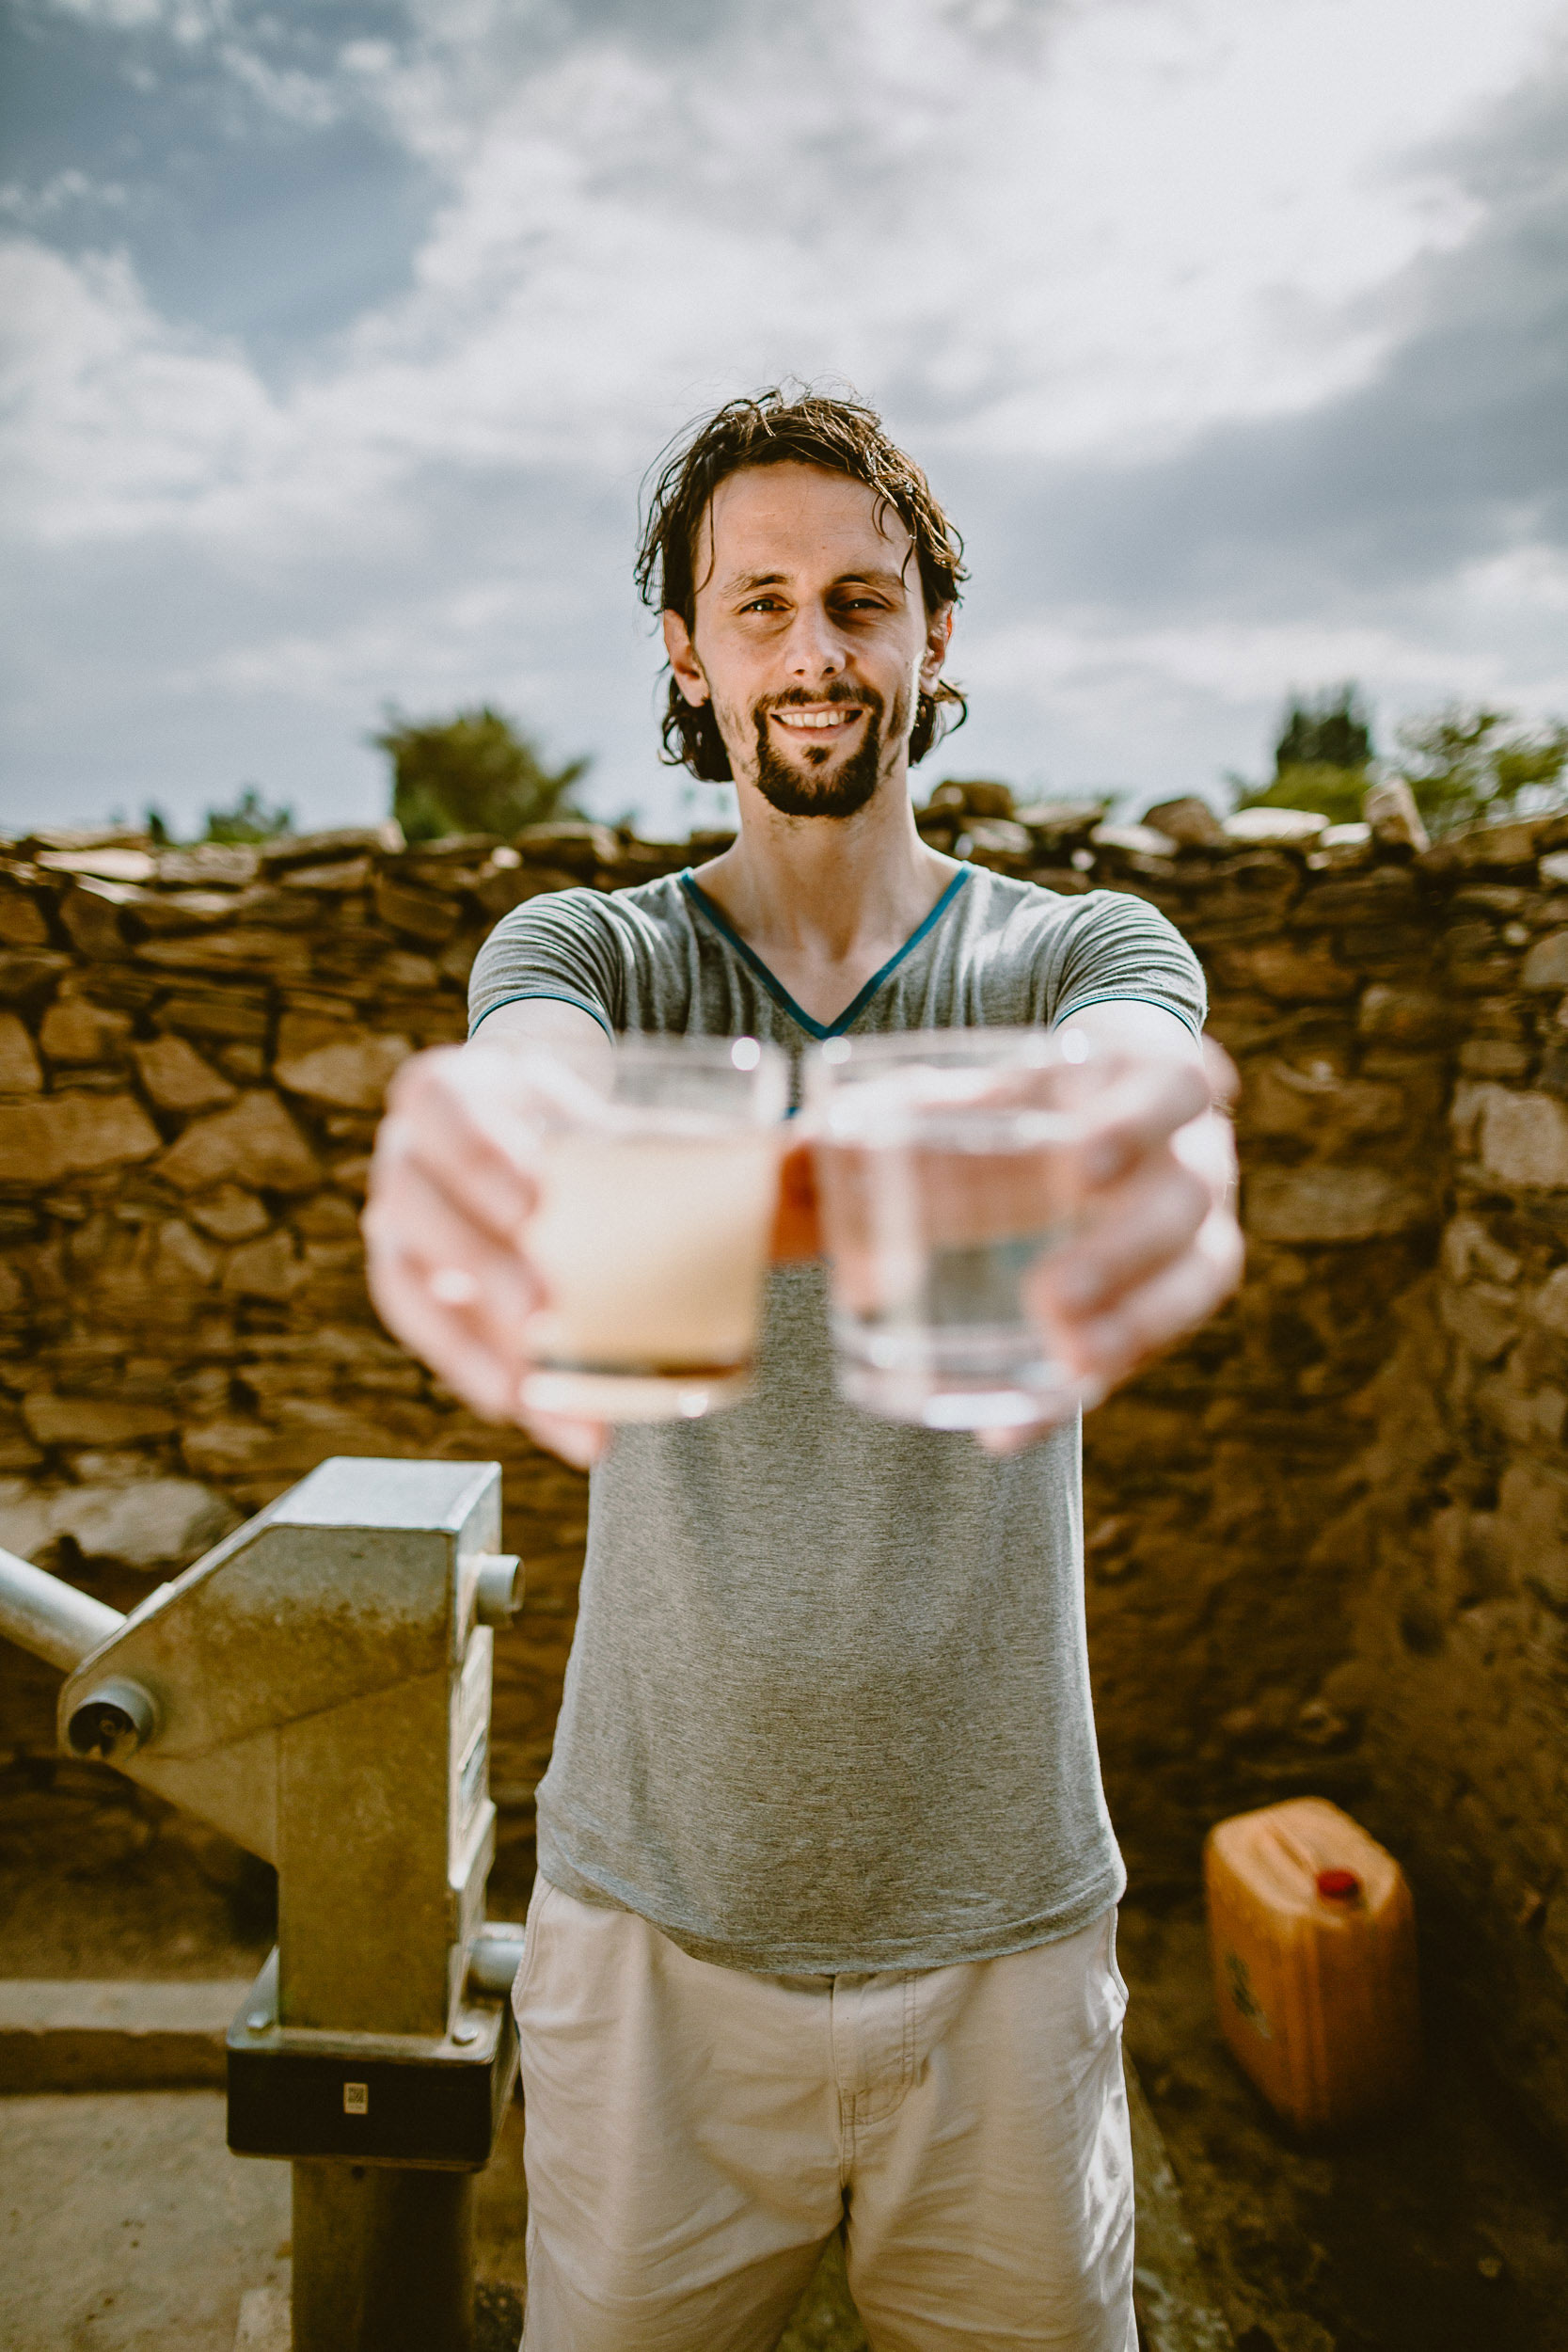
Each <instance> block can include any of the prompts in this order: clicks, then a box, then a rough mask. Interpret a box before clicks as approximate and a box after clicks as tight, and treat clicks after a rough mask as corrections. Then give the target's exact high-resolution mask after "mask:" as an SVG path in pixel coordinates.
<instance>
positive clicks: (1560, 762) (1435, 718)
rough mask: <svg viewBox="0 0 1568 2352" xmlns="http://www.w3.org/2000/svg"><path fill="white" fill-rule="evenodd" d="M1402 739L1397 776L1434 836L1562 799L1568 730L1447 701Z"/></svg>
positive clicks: (1404, 730) (1402, 731) (1481, 706)
mask: <svg viewBox="0 0 1568 2352" xmlns="http://www.w3.org/2000/svg"><path fill="white" fill-rule="evenodd" d="M1399 733H1400V746H1401V749H1402V752H1403V754H1404V758H1403V761H1402V764H1401V767H1400V770H1399V772H1400V774H1401V775H1402V776H1403V777H1404V778H1405V779H1406V781H1407V782H1408V784H1409V786H1410V788H1411V790H1412V791H1413V792H1414V793H1415V795H1416V805H1417V807H1418V809H1419V810H1420V812H1421V815H1422V817H1423V818H1425V820H1426V824H1427V829H1428V831H1429V832H1431V833H1433V834H1444V833H1454V832H1457V830H1458V829H1459V827H1460V826H1461V825H1473V824H1475V823H1476V822H1477V821H1478V820H1479V819H1481V818H1502V817H1509V816H1514V815H1521V816H1525V815H1528V814H1529V813H1530V812H1531V811H1532V810H1535V809H1539V808H1548V807H1550V806H1551V805H1552V803H1554V802H1556V801H1558V800H1560V798H1561V787H1562V773H1563V770H1564V768H1568V726H1548V727H1541V728H1534V729H1532V728H1529V727H1522V726H1520V725H1519V724H1518V723H1516V722H1515V720H1514V718H1513V713H1512V712H1511V711H1507V710H1491V709H1488V708H1487V707H1486V706H1485V705H1484V704H1480V703H1473V704H1465V703H1449V705H1447V707H1445V708H1443V709H1442V710H1438V711H1434V712H1433V714H1432V715H1431V716H1430V717H1429V718H1424V719H1412V720H1410V721H1409V722H1408V723H1407V724H1406V725H1404V726H1402V727H1401V729H1400V731H1399Z"/></svg>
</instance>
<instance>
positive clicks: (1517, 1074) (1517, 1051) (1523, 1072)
mask: <svg viewBox="0 0 1568 2352" xmlns="http://www.w3.org/2000/svg"><path fill="white" fill-rule="evenodd" d="M1534 1063H1535V1056H1534V1054H1533V1053H1532V1052H1531V1050H1530V1048H1529V1047H1528V1045H1517V1044H1515V1043H1514V1041H1513V1039H1512V1038H1506V1037H1472V1038H1466V1040H1465V1043H1464V1044H1463V1045H1462V1046H1461V1047H1460V1049H1459V1066H1460V1068H1461V1070H1463V1071H1465V1072H1467V1073H1468V1074H1469V1076H1471V1077H1472V1078H1525V1077H1528V1075H1529V1073H1530V1071H1531V1069H1532V1068H1533V1067H1534Z"/></svg>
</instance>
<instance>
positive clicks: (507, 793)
mask: <svg viewBox="0 0 1568 2352" xmlns="http://www.w3.org/2000/svg"><path fill="white" fill-rule="evenodd" d="M372 740H373V741H374V742H375V743H377V744H378V745H379V746H380V748H381V749H382V750H383V751H384V752H386V753H387V755H388V757H389V758H390V760H391V763H392V814H393V816H394V817H395V818H397V820H398V823H399V824H400V825H401V826H402V827H403V830H404V834H405V835H406V837H407V839H408V840H410V841H437V840H439V839H440V838H441V836H442V835H443V834H453V833H494V834H502V835H503V836H510V835H511V834H515V833H519V832H521V830H522V828H523V827H524V826H525V825H536V824H540V823H542V822H543V821H544V819H545V818H548V817H560V816H565V815H570V814H573V813H574V812H573V811H572V808H571V803H569V801H568V800H567V798H566V795H567V794H568V793H569V791H570V790H571V787H572V786H573V785H574V784H576V783H577V781H578V777H579V776H582V775H584V774H586V772H587V770H588V766H589V762H588V761H587V760H586V759H573V760H568V762H567V763H566V765H565V767H563V768H558V769H556V770H555V771H553V772H552V771H551V770H549V769H547V768H546V766H545V764H544V762H543V760H542V759H541V758H540V756H539V752H538V748H537V746H536V745H535V744H534V743H533V741H532V740H531V739H530V738H529V737H528V736H527V735H524V734H522V733H521V732H520V731H519V730H518V729H517V728H516V727H515V725H514V724H513V723H512V721H511V720H510V719H507V718H505V717H503V716H502V714H501V713H500V712H499V710H493V709H492V708H491V707H490V705H489V704H488V703H483V704H482V705H481V706H480V707H479V708H478V709H477V710H460V711H458V713H457V714H456V716H455V717H454V718H451V719H425V720H413V719H403V718H400V717H398V715H397V714H396V713H395V712H390V711H389V712H388V724H387V726H386V728H385V729H384V731H383V732H382V733H381V734H380V735H377V736H375V737H373V738H372Z"/></svg>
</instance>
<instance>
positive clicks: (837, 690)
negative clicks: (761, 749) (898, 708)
mask: <svg viewBox="0 0 1568 2352" xmlns="http://www.w3.org/2000/svg"><path fill="white" fill-rule="evenodd" d="M824 703H853V704H854V705H855V706H856V707H857V708H861V709H864V710H869V711H870V712H871V714H872V716H873V717H874V718H879V717H880V716H881V710H882V698H881V696H880V694H879V693H878V692H877V691H876V690H875V689H874V688H872V687H869V686H850V685H848V684H847V683H845V682H843V681H841V680H838V679H835V680H834V682H833V684H832V686H824V687H822V688H820V689H819V690H818V691H817V692H816V693H815V694H814V693H812V692H811V691H810V690H809V689H808V688H807V687H804V686H790V687H786V688H785V689H784V692H783V693H781V694H764V695H763V697H762V699H761V701H760V702H758V703H756V704H754V705H753V706H752V715H753V717H755V718H757V719H765V718H767V716H768V713H769V712H770V711H774V710H820V709H821V707H822V706H823V704H824Z"/></svg>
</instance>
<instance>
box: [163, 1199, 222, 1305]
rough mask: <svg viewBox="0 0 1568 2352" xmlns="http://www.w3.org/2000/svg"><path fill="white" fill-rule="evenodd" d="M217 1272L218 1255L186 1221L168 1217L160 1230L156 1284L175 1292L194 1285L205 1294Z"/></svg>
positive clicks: (177, 1217) (176, 1217)
mask: <svg viewBox="0 0 1568 2352" xmlns="http://www.w3.org/2000/svg"><path fill="white" fill-rule="evenodd" d="M217 1270H218V1261H217V1255H216V1252H215V1251H214V1250H212V1249H210V1248H208V1246H207V1244H206V1243H205V1242H204V1241H203V1240H202V1238H201V1236H200V1234H199V1233H198V1232H193V1230H192V1229H191V1227H190V1226H188V1225H187V1224H186V1223H185V1220H184V1218H183V1217H181V1216H171V1217H166V1219H165V1221H164V1223H163V1224H162V1225H160V1226H159V1228H158V1255H157V1258H156V1260H155V1262H154V1263H153V1269H152V1277H153V1279H154V1281H156V1282H161V1283H166V1284H167V1285H168V1287H169V1288H170V1289H171V1290H180V1289H183V1288H186V1287H188V1286H190V1285H192V1284H194V1285H195V1286H196V1288H198V1290H204V1289H205V1288H206V1286H207V1284H208V1283H209V1282H210V1281H211V1280H212V1279H213V1277H214V1274H215V1273H216V1272H217Z"/></svg>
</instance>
